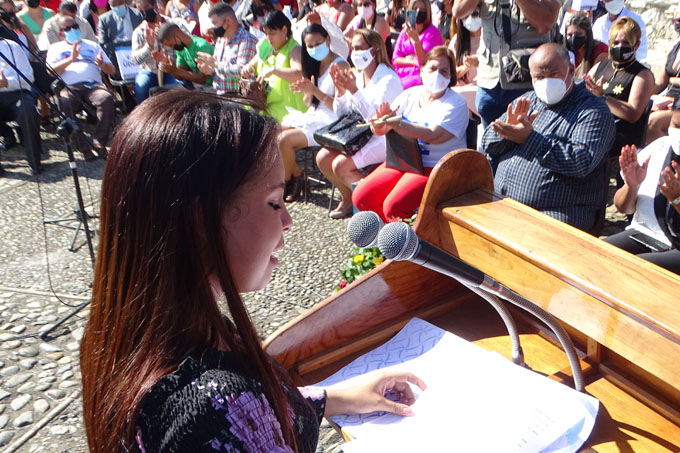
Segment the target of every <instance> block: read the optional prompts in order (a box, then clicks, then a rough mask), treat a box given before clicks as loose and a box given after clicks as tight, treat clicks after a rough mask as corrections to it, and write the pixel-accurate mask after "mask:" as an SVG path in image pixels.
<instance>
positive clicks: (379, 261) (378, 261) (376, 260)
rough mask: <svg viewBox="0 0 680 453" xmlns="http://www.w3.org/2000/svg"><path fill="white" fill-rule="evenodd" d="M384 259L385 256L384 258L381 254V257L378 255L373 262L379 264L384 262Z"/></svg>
mask: <svg viewBox="0 0 680 453" xmlns="http://www.w3.org/2000/svg"><path fill="white" fill-rule="evenodd" d="M383 261H385V258H383V257H382V256H379V257H377V258H376V259H374V260H373V264H375V265H376V266H379V265H380V263H382V262H383Z"/></svg>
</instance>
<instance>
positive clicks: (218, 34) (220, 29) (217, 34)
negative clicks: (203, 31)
mask: <svg viewBox="0 0 680 453" xmlns="http://www.w3.org/2000/svg"><path fill="white" fill-rule="evenodd" d="M226 32H227V30H226V29H225V28H224V25H220V26H219V27H215V28H213V34H214V35H215V37H216V38H221V37H222V36H224V34H225V33H226Z"/></svg>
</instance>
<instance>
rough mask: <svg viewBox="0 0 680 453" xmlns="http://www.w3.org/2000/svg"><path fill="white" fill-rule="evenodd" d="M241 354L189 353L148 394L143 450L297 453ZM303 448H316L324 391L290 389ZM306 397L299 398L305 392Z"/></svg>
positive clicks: (141, 421)
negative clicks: (247, 369)
mask: <svg viewBox="0 0 680 453" xmlns="http://www.w3.org/2000/svg"><path fill="white" fill-rule="evenodd" d="M243 360H244V358H243V357H242V356H241V355H239V354H236V353H232V352H223V351H217V350H214V349H210V350H208V351H205V352H204V353H203V354H202V355H201V356H200V357H188V358H187V359H186V360H184V362H182V364H181V365H180V366H179V368H178V369H177V371H175V372H174V373H171V374H168V375H166V376H164V377H163V378H161V379H160V380H159V381H158V382H157V383H156V384H155V385H154V386H153V387H152V388H151V390H150V391H149V393H148V394H147V395H146V396H145V397H144V399H143V401H142V405H141V410H140V413H139V416H138V418H137V439H136V440H137V446H138V447H139V451H140V452H146V453H151V452H186V451H191V452H215V451H228V452H237V451H238V452H241V451H243V452H292V449H291V448H290V447H289V446H287V445H285V444H284V442H283V434H282V432H281V426H280V425H279V422H278V420H277V419H276V416H275V415H274V410H273V409H272V407H271V406H270V404H269V401H268V400H267V398H266V396H265V394H264V389H263V386H262V382H260V380H258V379H256V378H253V377H252V376H251V375H250V374H248V373H247V372H246V371H245V369H244V367H243V366H242V363H244V362H243ZM286 393H287V394H288V398H289V412H290V415H291V419H292V420H293V426H294V427H295V433H296V439H297V445H298V451H300V452H304V453H306V452H310V453H311V452H314V451H315V449H316V444H317V441H318V437H319V423H320V422H321V418H322V417H323V414H324V410H325V406H326V394H325V392H324V391H323V390H321V389H318V390H316V389H310V388H305V387H303V388H300V393H298V392H296V391H295V389H292V390H291V389H286ZM301 394H302V395H303V396H300V395H301Z"/></svg>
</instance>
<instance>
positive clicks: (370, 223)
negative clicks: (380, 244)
mask: <svg viewBox="0 0 680 453" xmlns="http://www.w3.org/2000/svg"><path fill="white" fill-rule="evenodd" d="M383 225H384V224H383V221H382V219H381V218H380V216H379V215H378V214H376V213H375V212H373V211H361V212H358V213H356V214H354V215H353V216H352V218H351V219H350V220H349V223H348V224H347V236H349V240H350V241H352V242H353V243H354V244H355V245H356V246H357V247H362V248H368V247H375V244H376V241H377V239H378V233H380V230H381V229H382V227H383Z"/></svg>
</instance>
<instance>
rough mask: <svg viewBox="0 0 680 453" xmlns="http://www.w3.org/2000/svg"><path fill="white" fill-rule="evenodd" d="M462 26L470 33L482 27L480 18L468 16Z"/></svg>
mask: <svg viewBox="0 0 680 453" xmlns="http://www.w3.org/2000/svg"><path fill="white" fill-rule="evenodd" d="M463 27H465V28H466V29H467V30H468V31H470V32H472V33H474V32H476V31H479V29H480V28H482V19H481V18H479V17H472V16H468V17H467V18H466V19H465V20H464V21H463Z"/></svg>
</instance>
